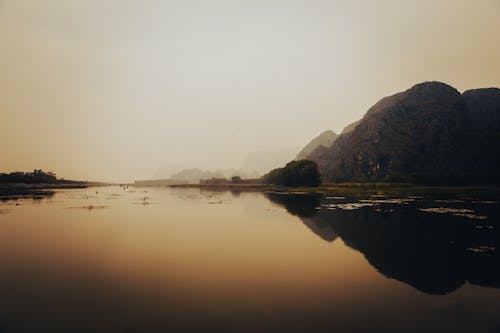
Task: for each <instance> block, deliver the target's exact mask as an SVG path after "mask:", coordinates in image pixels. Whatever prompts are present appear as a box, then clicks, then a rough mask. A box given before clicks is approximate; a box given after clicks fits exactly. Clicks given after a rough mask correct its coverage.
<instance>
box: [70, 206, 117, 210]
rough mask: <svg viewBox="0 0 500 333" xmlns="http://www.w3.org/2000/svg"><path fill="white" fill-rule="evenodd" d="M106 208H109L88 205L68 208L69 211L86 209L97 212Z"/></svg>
mask: <svg viewBox="0 0 500 333" xmlns="http://www.w3.org/2000/svg"><path fill="white" fill-rule="evenodd" d="M104 208H108V206H95V205H87V206H77V207H68V209H86V210H96V209H104Z"/></svg>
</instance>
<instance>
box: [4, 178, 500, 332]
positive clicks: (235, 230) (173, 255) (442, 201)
mask: <svg viewBox="0 0 500 333" xmlns="http://www.w3.org/2000/svg"><path fill="white" fill-rule="evenodd" d="M499 200H500V198H499V196H498V195H496V194H488V195H485V194H481V193H476V194H468V195H460V194H455V195H449V194H448V195H444V194H439V193H434V194H425V193H424V194H421V193H416V194H415V193H411V194H404V193H400V194H398V195H394V194H391V195H384V193H380V192H375V193H363V194H356V193H354V194H352V193H351V194H348V195H341V194H335V195H332V194H283V193H277V192H269V193H260V192H237V191H233V192H231V191H204V190H200V189H196V188H192V189H175V188H132V187H129V188H123V187H118V186H115V187H98V188H87V189H71V190H69V189H67V190H56V191H54V192H50V193H38V194H35V195H29V196H25V195H19V196H1V197H0V332H2V333H4V332H74V333H77V332H82V333H83V332H492V333H493V332H500V312H499V309H500V259H499V257H500V256H499V253H498V244H499V242H500V231H499V230H500V228H499V227H500V224H499V223H500V222H499V220H500V204H499Z"/></svg>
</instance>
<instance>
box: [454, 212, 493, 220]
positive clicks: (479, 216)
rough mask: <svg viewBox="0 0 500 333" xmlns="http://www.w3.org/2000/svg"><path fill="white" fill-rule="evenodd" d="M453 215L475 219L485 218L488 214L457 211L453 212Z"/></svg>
mask: <svg viewBox="0 0 500 333" xmlns="http://www.w3.org/2000/svg"><path fill="white" fill-rule="evenodd" d="M453 215H455V216H462V217H466V218H468V219H476V220H487V219H488V216H483V215H474V214H468V213H457V214H453Z"/></svg>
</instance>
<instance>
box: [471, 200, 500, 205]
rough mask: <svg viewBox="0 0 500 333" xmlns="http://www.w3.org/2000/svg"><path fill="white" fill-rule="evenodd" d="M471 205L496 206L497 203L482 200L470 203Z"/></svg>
mask: <svg viewBox="0 0 500 333" xmlns="http://www.w3.org/2000/svg"><path fill="white" fill-rule="evenodd" d="M472 203H477V204H486V205H494V204H498V201H491V200H482V201H472Z"/></svg>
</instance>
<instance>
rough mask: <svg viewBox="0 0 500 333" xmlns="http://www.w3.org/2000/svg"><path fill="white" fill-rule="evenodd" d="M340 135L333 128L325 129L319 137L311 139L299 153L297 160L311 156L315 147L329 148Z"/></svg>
mask: <svg viewBox="0 0 500 333" xmlns="http://www.w3.org/2000/svg"><path fill="white" fill-rule="evenodd" d="M337 137H338V135H337V134H336V133H335V132H334V131H331V130H327V131H324V132H323V133H321V134H320V135H318V136H317V137H315V138H314V139H312V140H311V142H309V143H308V144H307V145H306V146H305V147H304V148H302V150H301V151H300V152H299V153H298V154H297V157H296V158H295V159H296V160H303V159H305V158H307V156H309V154H311V153H312V152H313V151H314V150H315V149H317V148H319V147H321V146H323V147H325V148H329V147H330V146H331V145H332V144H333V142H334V141H335V140H336V139H337Z"/></svg>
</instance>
